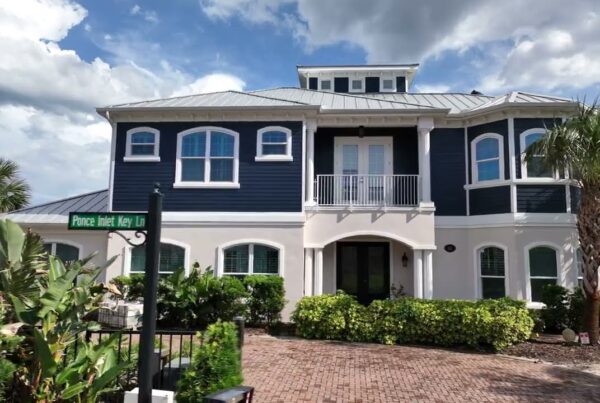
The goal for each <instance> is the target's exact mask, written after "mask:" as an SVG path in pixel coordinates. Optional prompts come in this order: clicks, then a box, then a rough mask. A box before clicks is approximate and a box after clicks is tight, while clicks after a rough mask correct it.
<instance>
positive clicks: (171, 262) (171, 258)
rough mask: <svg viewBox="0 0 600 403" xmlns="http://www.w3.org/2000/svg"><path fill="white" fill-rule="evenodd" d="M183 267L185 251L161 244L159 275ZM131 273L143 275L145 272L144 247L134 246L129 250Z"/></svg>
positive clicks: (175, 246) (171, 245)
mask: <svg viewBox="0 0 600 403" xmlns="http://www.w3.org/2000/svg"><path fill="white" fill-rule="evenodd" d="M182 267H185V249H184V248H182V247H181V246H177V245H173V244H169V243H161V244H160V264H159V267H158V273H159V274H170V273H173V272H174V271H175V270H177V269H180V268H182ZM129 270H130V271H131V273H144V272H145V271H146V247H145V246H144V245H141V246H136V247H135V248H133V249H132V250H131V266H130V269H129Z"/></svg>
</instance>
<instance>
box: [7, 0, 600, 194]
mask: <svg viewBox="0 0 600 403" xmlns="http://www.w3.org/2000/svg"><path fill="white" fill-rule="evenodd" d="M532 16H535V18H532ZM599 37H600V2H598V1H597V0H571V1H570V2H569V10H568V12H565V9H564V1H562V0H505V1H502V2H498V1H492V0H425V1H420V2H414V1H399V0H377V1H372V2H367V1H364V0H346V1H344V2H340V1H339V0H171V1H164V0H151V1H140V0H103V1H91V0H89V1H82V0H19V1H14V2H13V1H11V2H3V3H2V4H0V52H1V53H2V55H3V58H2V59H1V60H0V156H2V157H7V158H11V159H14V160H15V161H17V162H18V163H19V164H20V166H21V171H22V175H23V176H24V177H25V179H26V180H27V181H28V182H29V183H30V184H31V186H32V190H33V200H32V202H33V203H40V202H45V201H50V200H53V199H56V198H59V197H64V196H68V195H73V194H77V193H80V192H85V191H92V190H97V189H101V188H104V187H106V186H107V181H108V158H109V150H110V144H109V143H110V127H109V126H108V124H107V123H106V122H105V121H103V120H102V119H100V118H99V117H98V116H97V115H96V114H95V111H94V107H96V106H102V105H106V104H112V103H119V102H126V101H133V100H140V99H148V98H156V97H166V96H173V95H181V94H189V93H197V92H207V91H217V90H227V89H236V90H253V89H261V88H269V87H277V86H296V85H297V76H296V72H295V66H296V65H298V64H308V65H310V64H363V63H413V62H419V63H421V68H420V70H419V73H418V75H417V77H416V79H415V81H414V83H413V88H412V89H411V90H412V91H415V92H446V91H454V92H470V91H471V90H472V89H477V90H479V91H482V92H484V93H486V94H490V95H499V94H503V93H506V92H509V91H512V90H517V89H518V90H524V91H530V92H536V93H545V94H552V95H559V96H565V97H569V98H580V99H581V98H583V97H586V98H587V99H593V98H594V97H596V96H597V95H598V94H600V41H598V38H599Z"/></svg>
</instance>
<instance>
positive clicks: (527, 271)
mask: <svg viewBox="0 0 600 403" xmlns="http://www.w3.org/2000/svg"><path fill="white" fill-rule="evenodd" d="M540 246H541V247H545V248H550V249H552V250H554V253H555V255H554V256H555V258H556V277H548V276H543V277H539V276H535V277H532V276H531V264H530V261H529V251H530V250H531V249H534V248H537V247H540ZM562 266H563V254H562V249H561V247H560V246H558V245H556V244H554V243H552V242H544V241H542V242H534V243H531V244H529V245H527V246H525V277H526V278H525V280H526V283H525V293H526V297H527V301H528V302H529V304H528V307H531V308H543V306H544V304H543V303H542V302H540V301H532V297H531V279H532V278H533V279H540V280H543V279H548V280H550V279H555V280H556V284H558V285H563V286H564V281H563V276H562V274H563V273H562Z"/></svg>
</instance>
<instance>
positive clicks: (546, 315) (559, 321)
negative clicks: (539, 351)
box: [540, 284, 570, 333]
mask: <svg viewBox="0 0 600 403" xmlns="http://www.w3.org/2000/svg"><path fill="white" fill-rule="evenodd" d="M569 294H570V293H569V290H567V289H566V288H565V287H562V286H560V285H557V284H546V285H545V286H544V288H543V289H542V298H541V302H543V303H544V304H545V305H546V306H545V308H543V309H542V310H541V312H540V317H541V319H542V320H543V321H544V326H545V330H546V331H551V332H556V333H559V332H562V331H563V330H564V329H565V328H567V327H569V324H570V323H569Z"/></svg>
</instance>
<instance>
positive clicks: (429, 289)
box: [423, 250, 433, 299]
mask: <svg viewBox="0 0 600 403" xmlns="http://www.w3.org/2000/svg"><path fill="white" fill-rule="evenodd" d="M423 298H425V299H433V252H432V251H430V250H424V251H423Z"/></svg>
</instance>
